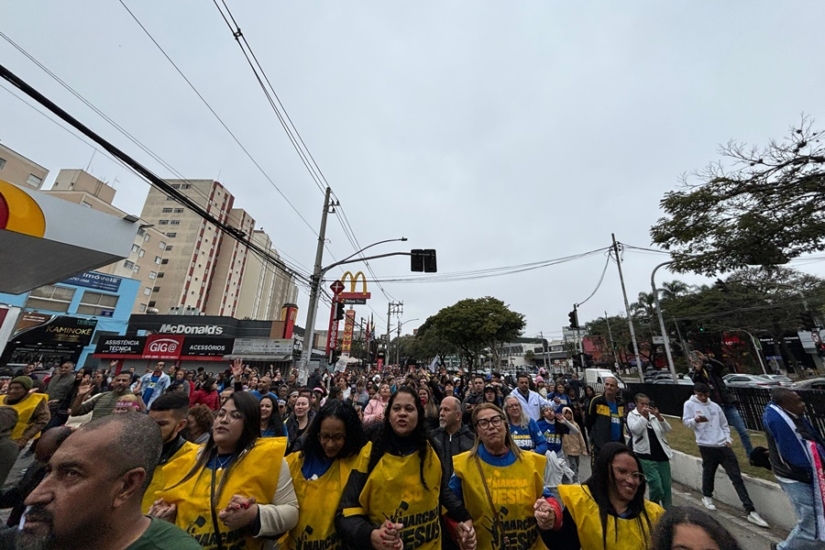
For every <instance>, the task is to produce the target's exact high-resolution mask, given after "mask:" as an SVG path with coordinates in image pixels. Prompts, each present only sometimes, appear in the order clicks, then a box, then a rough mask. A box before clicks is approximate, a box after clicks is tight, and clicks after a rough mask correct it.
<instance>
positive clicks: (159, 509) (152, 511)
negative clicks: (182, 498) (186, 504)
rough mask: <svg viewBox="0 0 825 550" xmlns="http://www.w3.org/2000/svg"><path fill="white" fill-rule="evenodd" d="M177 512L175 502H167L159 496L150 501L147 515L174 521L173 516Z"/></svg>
mask: <svg viewBox="0 0 825 550" xmlns="http://www.w3.org/2000/svg"><path fill="white" fill-rule="evenodd" d="M177 514H178V507H177V505H175V504H167V503H166V501H165V500H163V499H162V498H159V499H158V500H156V501H155V502H153V503H152V506H151V507H150V508H149V515H150V516H154V517H156V518H158V519H162V520H164V521H168V522H170V523H175V516H177Z"/></svg>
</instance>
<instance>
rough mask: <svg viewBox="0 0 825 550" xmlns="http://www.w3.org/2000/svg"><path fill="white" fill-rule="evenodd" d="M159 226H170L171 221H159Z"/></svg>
mask: <svg viewBox="0 0 825 550" xmlns="http://www.w3.org/2000/svg"><path fill="white" fill-rule="evenodd" d="M158 225H169V220H160V221H158Z"/></svg>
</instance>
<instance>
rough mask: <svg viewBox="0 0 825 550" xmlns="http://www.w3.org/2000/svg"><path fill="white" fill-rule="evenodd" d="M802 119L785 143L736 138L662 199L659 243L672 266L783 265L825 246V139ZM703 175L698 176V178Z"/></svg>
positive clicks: (701, 269)
mask: <svg viewBox="0 0 825 550" xmlns="http://www.w3.org/2000/svg"><path fill="white" fill-rule="evenodd" d="M821 135H822V131H821V130H820V131H815V130H813V128H812V125H811V122H810V121H809V120H807V119H803V120H802V122H801V124H800V125H799V126H798V127H795V128H792V129H791V132H790V135H789V136H788V137H787V138H785V139H784V140H783V141H773V140H772V141H770V142H769V143H768V145H767V146H764V147H761V148H759V147H755V146H748V145H747V144H743V143H736V142H729V143H728V144H727V145H726V146H724V147H722V148H721V149H720V154H721V155H722V157H723V158H725V159H727V161H729V162H727V163H723V162H714V163H711V164H710V165H709V166H708V167H707V168H705V169H704V170H702V171H701V172H697V173H694V174H693V175H692V177H686V178H684V184H683V188H682V189H680V190H677V191H670V192H668V193H666V194H665V196H664V198H663V199H662V201H661V203H660V204H661V208H662V210H664V212H665V216H664V217H662V218H660V219H659V220H658V221H657V222H656V225H654V226H653V227H652V228H651V230H650V234H651V237H652V239H653V242H654V243H656V244H658V245H660V246H662V247H663V248H665V249H666V250H669V251H670V252H671V256H672V257H673V259H674V260H675V262H674V264H673V268H674V269H676V270H677V271H681V272H695V273H702V274H706V275H715V274H717V273H725V272H731V271H734V270H736V269H740V268H743V267H746V266H748V265H776V264H783V263H786V262H787V261H788V260H789V259H790V258H794V257H796V256H799V255H800V254H803V253H806V252H814V251H821V250H825V239H824V238H823V236H825V144H822V143H821V142H820V138H821ZM696 180H698V181H696Z"/></svg>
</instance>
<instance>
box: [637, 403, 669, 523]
mask: <svg viewBox="0 0 825 550" xmlns="http://www.w3.org/2000/svg"><path fill="white" fill-rule="evenodd" d="M634 401H635V402H636V408H634V409H633V410H632V411H630V413H629V414H628V415H627V431H629V432H630V437H631V438H632V439H633V445H632V448H633V452H634V453H635V454H636V458H638V459H639V462H641V463H642V469H643V470H644V474H645V477H646V478H647V483H648V486H649V487H650V500H652V501H653V502H658V503H659V504H661V505H662V508H664V509H665V510H667V509H668V508H670V506H671V504H672V501H673V499H672V495H671V476H670V459H671V458H673V451H672V450H671V449H670V445H669V444H668V442H667V433H668V432H669V431H671V430H672V429H673V428H672V427H671V426H670V424H668V422H667V420H665V418H664V417H663V416H662V414H661V413H660V412H659V409H657V408H656V407H655V406H654V405H653V404H652V403H651V402H650V399H649V398H648V397H647V396H646V395H645V394H643V393H637V394H636V397H635V399H634Z"/></svg>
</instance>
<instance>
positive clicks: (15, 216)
mask: <svg viewBox="0 0 825 550" xmlns="http://www.w3.org/2000/svg"><path fill="white" fill-rule="evenodd" d="M0 229H5V230H7V231H14V232H15V233H22V234H24V235H31V236H32V237H42V236H43V235H45V234H46V217H45V216H44V215H43V210H41V209H40V206H39V205H38V204H37V201H35V200H34V199H33V198H32V197H31V196H30V195H29V194H28V193H26V192H25V191H23V190H22V189H20V188H19V187H17V186H16V185H12V184H11V183H9V182H7V181H3V180H0Z"/></svg>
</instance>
